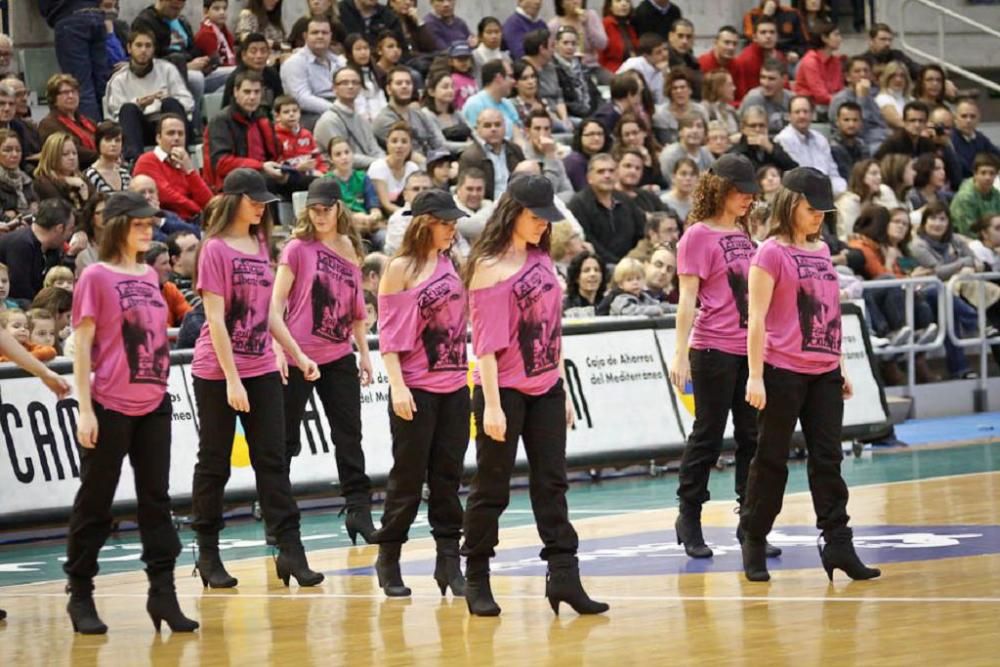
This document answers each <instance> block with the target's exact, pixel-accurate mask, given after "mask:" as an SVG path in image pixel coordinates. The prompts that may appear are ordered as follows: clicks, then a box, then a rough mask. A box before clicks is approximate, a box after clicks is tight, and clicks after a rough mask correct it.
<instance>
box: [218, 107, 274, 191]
mask: <svg viewBox="0 0 1000 667" xmlns="http://www.w3.org/2000/svg"><path fill="white" fill-rule="evenodd" d="M251 125H253V126H255V127H256V129H257V130H258V132H259V138H260V139H261V142H262V145H259V146H258V145H257V143H256V141H254V142H253V143H254V145H253V146H252V147H251V139H250V127H251ZM204 145H205V167H204V170H205V180H206V181H208V183H209V184H211V185H212V187H215V188H221V187H222V181H223V180H224V179H225V178H226V175H227V174H229V172H231V171H232V170H233V169H238V168H240V167H247V168H249V169H254V170H256V171H260V170H261V169H262V168H263V167H264V161H277V160H280V159H281V153H280V150H281V148H280V146H279V144H278V139H277V137H276V136H275V135H274V127H272V125H271V121H270V120H268V118H267V115H265V114H264V113H263V112H262V111H261V110H259V109H258V110H257V111H256V112H254V114H253V116H251V117H247V115H246V114H245V113H244V112H243V111H242V110H241V109H239V107H237V106H236V105H235V104H233V105H230V106H228V107H225V108H223V109H222V111H221V112H219V114H218V115H217V116H216V117H215V118H213V119H212V120H211V121H210V122H209V124H208V127H206V128H205V141H204ZM258 148H259V149H260V150H261V151H262V152H263V157H264V160H258V159H255V158H252V157H249V155H250V152H251V150H256V149H258Z"/></svg>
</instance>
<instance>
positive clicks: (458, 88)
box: [448, 42, 479, 109]
mask: <svg viewBox="0 0 1000 667" xmlns="http://www.w3.org/2000/svg"><path fill="white" fill-rule="evenodd" d="M448 67H449V68H451V80H452V83H454V84H455V108H456V109H461V108H462V107H463V106H465V100H467V99H469V98H470V97H472V96H473V95H475V94H476V93H477V92H479V86H478V85H477V84H476V80H475V79H474V78H473V69H474V68H473V63H472V49H470V48H469V45H468V44H467V43H466V42H455V43H454V44H452V45H451V47H450V48H449V49H448Z"/></svg>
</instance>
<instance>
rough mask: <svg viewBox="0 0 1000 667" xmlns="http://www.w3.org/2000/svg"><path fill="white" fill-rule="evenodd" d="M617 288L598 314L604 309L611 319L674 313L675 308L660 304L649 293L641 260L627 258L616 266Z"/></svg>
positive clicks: (613, 279)
mask: <svg viewBox="0 0 1000 667" xmlns="http://www.w3.org/2000/svg"><path fill="white" fill-rule="evenodd" d="M611 280H612V283H613V284H614V287H613V288H612V290H611V291H610V292H609V293H608V294H607V295H605V297H604V299H603V300H602V303H601V304H599V305H598V307H597V312H598V314H599V315H600V314H603V312H602V310H603V307H607V308H608V315H611V316H615V317H622V316H624V317H642V316H646V317H658V316H660V315H665V314H667V313H670V312H673V311H674V310H675V307H674V306H673V305H672V304H670V303H667V302H664V301H659V300H658V299H656V298H654V297H653V296H651V295H650V294H648V293H647V292H646V285H645V281H646V269H645V267H644V266H643V265H642V262H640V261H639V260H637V259H633V258H631V257H625V258H623V259H622V260H621V261H619V262H618V264H616V265H615V270H614V273H613V274H612V279H611Z"/></svg>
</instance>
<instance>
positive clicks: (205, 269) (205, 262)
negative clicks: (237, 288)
mask: <svg viewBox="0 0 1000 667" xmlns="http://www.w3.org/2000/svg"><path fill="white" fill-rule="evenodd" d="M222 243H223V242H222V241H217V240H214V239H212V240H210V241H209V242H208V243H206V244H205V246H204V247H203V248H202V249H201V256H200V257H199V258H198V284H197V285H195V289H197V290H198V291H199V292H203V291H207V292H212V293H213V294H218V295H219V296H225V295H226V293H227V292H228V290H227V289H226V287H227V286H226V269H225V261H226V259H225V257H224V256H223V249H222V248H221V246H220V244H222Z"/></svg>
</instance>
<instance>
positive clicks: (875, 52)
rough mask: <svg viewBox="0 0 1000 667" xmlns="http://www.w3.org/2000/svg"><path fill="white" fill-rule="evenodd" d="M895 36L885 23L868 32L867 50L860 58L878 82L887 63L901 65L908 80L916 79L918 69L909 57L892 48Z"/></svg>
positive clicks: (874, 26)
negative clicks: (868, 66) (864, 61)
mask: <svg viewBox="0 0 1000 667" xmlns="http://www.w3.org/2000/svg"><path fill="white" fill-rule="evenodd" d="M895 36H896V35H895V33H894V32H893V31H892V28H890V27H889V26H888V25H886V24H885V23H876V24H874V25H873V26H872V27H871V28H870V29H869V30H868V50H867V51H865V52H864V53H862V54H861V56H862V57H863V58H864V59H866V60H867V61H868V64H869V65H871V68H872V75H873V76H874V77H875V79H877V80H879V81H881V80H882V72H883V71H884V70H885V68H886V67H887V66H888V65H889V63H893V62H897V63H902V64H903V67H904V68H905V69H906V72H907V77H908V78H910V79H914V78H916V76H917V72H918V71H919V69H920V66H919V65H917V63H915V62H913V60H912V59H911V58H910V57H909V56H907V55H906V54H905V53H903V52H902V51H900V50H899V49H894V48H892V40H893V38H894V37H895ZM883 87H884V86H883Z"/></svg>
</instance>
